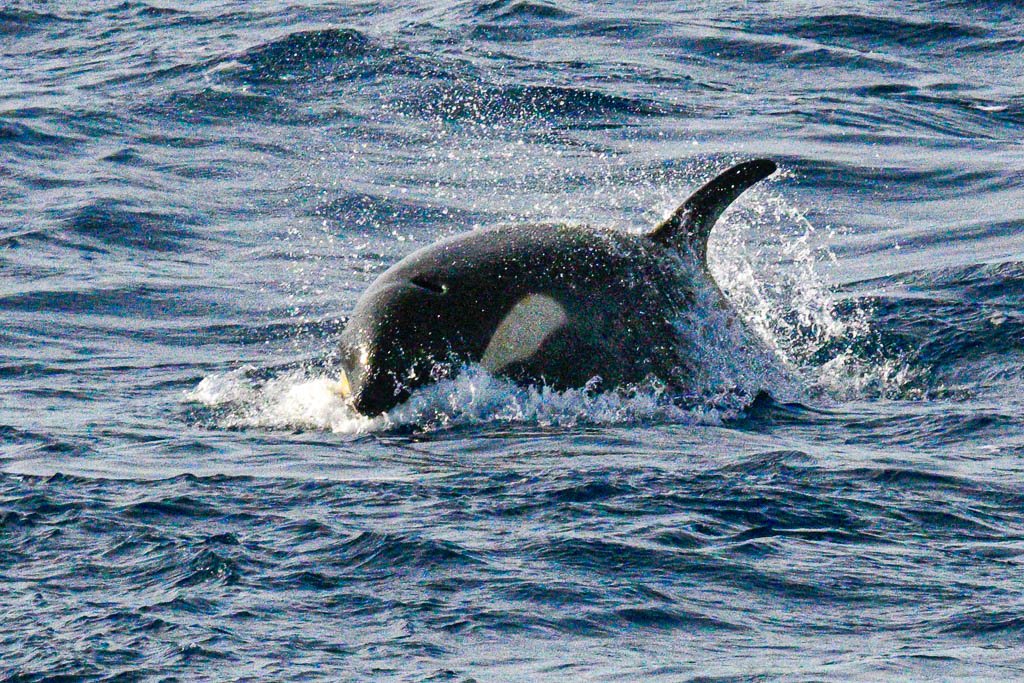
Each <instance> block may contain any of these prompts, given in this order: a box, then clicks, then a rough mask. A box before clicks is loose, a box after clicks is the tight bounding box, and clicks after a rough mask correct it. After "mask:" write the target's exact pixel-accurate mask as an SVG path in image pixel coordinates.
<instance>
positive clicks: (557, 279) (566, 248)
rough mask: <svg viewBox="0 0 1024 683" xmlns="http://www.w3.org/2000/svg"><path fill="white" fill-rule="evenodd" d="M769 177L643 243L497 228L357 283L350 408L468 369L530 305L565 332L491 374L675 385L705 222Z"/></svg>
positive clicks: (767, 169)
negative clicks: (553, 317)
mask: <svg viewBox="0 0 1024 683" xmlns="http://www.w3.org/2000/svg"><path fill="white" fill-rule="evenodd" d="M774 170H775V165H774V164H773V163H772V162H770V161H767V160H759V161H753V162H747V163H746V164H740V165H738V166H735V167H733V168H732V169H729V170H728V171H726V172H725V173H723V174H721V175H720V176H718V178H716V179H715V180H713V181H711V182H710V183H708V184H707V185H705V186H704V187H703V188H701V190H699V191H698V192H697V193H695V194H694V195H693V196H692V197H691V198H690V199H689V200H687V202H686V203H685V204H683V206H682V207H680V209H679V211H677V212H676V213H675V214H674V215H673V216H672V217H671V218H670V219H669V220H667V221H666V222H665V223H663V224H661V225H659V226H658V227H657V228H655V229H654V231H652V232H651V233H650V234H649V235H634V234H629V233H625V232H622V231H616V230H608V229H597V228H590V227H587V226H566V225H554V226H552V225H522V226H508V227H497V228H489V229H484V230H477V231H473V232H469V233H464V234H461V235H456V236H454V237H451V238H448V239H445V240H442V241H440V242H437V243H435V244H432V245H430V246H427V247H425V248H423V249H420V250H418V251H416V252H414V253H413V254H410V255H409V256H407V257H406V258H404V259H402V260H401V261H400V262H398V263H397V264H395V265H394V266H392V267H391V268H390V269H389V270H387V271H386V272H385V273H384V274H382V275H381V276H380V277H379V278H377V280H376V281H375V282H374V283H373V284H371V285H370V287H369V289H367V290H366V292H365V293H364V294H363V296H362V297H361V298H360V300H359V302H358V304H357V305H356V309H355V311H354V312H353V313H352V316H351V318H350V319H349V322H348V325H347V326H346V328H345V331H344V332H343V333H342V336H341V339H340V346H341V361H342V366H343V370H344V372H345V375H346V377H347V384H348V392H347V393H348V394H349V395H348V400H349V402H350V403H351V405H352V407H353V408H355V409H356V410H357V411H358V412H360V413H362V414H364V415H378V414H380V413H383V412H386V411H388V410H390V409H391V408H393V407H395V406H396V405H398V404H400V403H402V402H403V401H405V400H406V399H407V398H408V396H409V393H410V392H411V391H412V390H413V389H415V388H417V387H420V386H423V385H425V384H428V383H430V382H434V381H437V380H439V379H442V378H445V377H451V376H452V375H453V374H454V373H456V372H457V371H458V369H459V368H460V367H461V366H462V365H464V364H465V363H474V362H480V360H481V358H482V356H483V354H484V350H485V349H486V348H487V345H488V343H489V342H490V340H491V338H492V337H493V335H494V332H495V330H496V329H497V327H498V325H499V324H500V323H501V321H502V320H503V319H504V318H505V316H506V315H507V314H508V313H509V311H510V310H511V309H512V307H513V306H515V305H516V303H517V302H519V301H520V300H521V299H523V297H526V296H527V295H530V294H543V295H545V296H546V297H549V298H550V299H553V300H554V301H556V302H558V304H560V305H561V307H562V308H563V309H564V311H565V314H566V318H567V320H566V324H565V325H564V326H563V327H561V328H560V329H558V330H557V331H556V332H555V333H553V334H551V335H550V336H548V337H547V338H545V339H544V341H543V343H542V344H541V346H540V348H539V349H538V350H537V351H536V352H535V353H534V354H532V355H531V356H530V357H529V358H526V359H524V360H521V361H519V362H516V363H513V364H511V365H509V366H507V367H503V368H502V369H501V373H500V374H502V375H505V376H508V377H510V378H512V379H513V380H516V381H519V382H524V383H544V384H547V385H549V386H552V387H554V388H556V389H566V388H572V387H582V386H584V385H586V384H587V383H588V382H589V381H591V380H592V378H594V377H600V378H601V386H602V387H604V388H609V387H615V386H623V385H630V384H636V383H640V382H643V381H645V380H648V379H651V378H652V377H653V378H657V379H659V380H660V381H662V382H664V383H666V384H668V385H670V386H674V387H679V388H683V387H685V385H686V382H687V379H688V377H689V376H690V374H691V372H692V368H691V367H690V366H689V365H688V360H687V356H688V354H687V353H686V348H685V345H684V344H683V343H682V340H681V339H680V337H679V335H678V334H677V333H676V332H675V329H674V327H673V325H672V322H671V321H672V320H673V319H675V318H677V315H678V313H679V312H680V311H681V310H684V308H685V307H687V306H689V305H691V304H692V292H693V290H694V284H695V283H694V282H693V281H692V280H691V279H688V278H691V277H699V278H707V279H709V280H710V279H711V276H710V273H708V272H707V269H706V267H704V266H705V264H704V257H705V254H706V244H707V237H708V234H709V233H710V230H711V226H712V225H713V223H714V221H715V219H717V218H718V215H720V214H721V212H722V211H723V210H724V208H725V207H726V206H728V204H729V203H731V201H732V200H733V199H735V197H737V196H738V195H739V194H740V193H742V191H743V190H744V189H746V188H747V187H749V186H750V185H752V184H753V183H754V182H757V181H758V180H760V179H761V178H763V177H766V176H768V175H770V174H771V173H772V172H773V171H774ZM681 262H690V263H691V264H692V263H696V264H697V265H698V266H700V267H698V268H686V267H680V266H681ZM711 281H712V282H713V280H711ZM716 291H717V288H716ZM721 303H722V304H723V305H724V304H725V302H724V299H723V300H722V302H721Z"/></svg>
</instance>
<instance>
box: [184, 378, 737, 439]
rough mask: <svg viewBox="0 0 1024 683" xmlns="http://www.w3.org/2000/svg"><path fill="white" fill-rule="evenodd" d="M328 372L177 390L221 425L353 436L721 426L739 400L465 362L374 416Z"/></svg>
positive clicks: (209, 381)
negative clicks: (521, 375)
mask: <svg viewBox="0 0 1024 683" xmlns="http://www.w3.org/2000/svg"><path fill="white" fill-rule="evenodd" d="M335 383H336V377H335V376H334V375H332V374H330V373H329V371H325V370H323V369H320V370H313V369H308V370H295V371H292V372H289V373H285V374H283V375H281V376H278V377H274V378H271V379H261V378H260V377H259V375H258V373H257V372H256V369H255V368H253V367H243V368H239V369H237V370H234V371H231V372H226V373H219V374H214V375H211V376H209V377H206V378H204V379H203V380H202V381H201V382H199V384H198V385H197V386H196V387H195V388H194V389H192V390H191V391H188V392H186V393H185V396H184V398H185V400H186V401H189V402H191V403H196V404H199V405H201V406H203V407H205V408H206V409H207V410H209V411H210V412H209V415H210V418H211V420H212V422H213V423H214V424H215V425H216V426H217V427H219V428H222V429H240V428H249V429H300V430H321V431H332V432H335V433H340V434H361V433H366V432H378V431H385V430H391V429H395V428H402V427H415V428H416V429H419V430H424V431H433V430H437V429H445V428H450V427H461V426H471V425H478V424H496V423H497V424H500V423H520V424H536V425H540V426H545V427H547V426H553V427H575V426H579V425H613V424H638V423H642V422H673V423H682V424H715V425H717V424H721V423H722V422H723V420H727V419H731V418H735V417H738V416H739V414H740V411H741V410H742V408H743V407H744V405H745V402H743V401H739V400H738V399H737V397H736V396H734V395H732V394H729V393H723V394H722V395H721V396H719V397H718V398H719V399H720V400H719V401H718V402H717V403H715V402H706V403H702V404H700V405H680V404H679V403H678V402H677V401H674V400H672V397H669V396H668V395H666V393H665V391H664V388H663V387H661V386H660V385H657V384H651V385H649V386H641V387H632V388H628V389H619V390H615V391H606V392H595V391H593V389H592V387H583V388H580V389H569V390H566V391H556V390H554V389H552V388H551V387H547V386H520V385H518V384H515V383H514V382H511V381H510V380H506V379H503V378H500V377H495V376H494V375H491V374H490V373H488V372H487V371H486V370H484V369H483V368H481V367H479V366H477V365H469V366H466V367H464V368H463V369H462V371H461V372H460V373H459V374H458V375H457V376H456V377H455V378H453V379H449V380H444V381H442V382H438V383H436V384H432V385H429V386H426V387H422V388H420V389H418V390H416V391H415V392H414V393H413V395H412V397H411V398H410V399H409V400H408V401H406V402H405V403H403V404H401V405H399V406H397V407H395V408H393V409H392V410H391V411H389V412H388V413H386V414H384V415H381V416H379V417H374V418H369V417H365V416H363V415H360V414H358V413H356V412H354V411H352V410H351V408H349V407H348V405H347V404H346V403H345V402H344V401H343V400H342V399H341V398H340V397H339V396H338V394H337V393H336V392H335V390H334V386H335Z"/></svg>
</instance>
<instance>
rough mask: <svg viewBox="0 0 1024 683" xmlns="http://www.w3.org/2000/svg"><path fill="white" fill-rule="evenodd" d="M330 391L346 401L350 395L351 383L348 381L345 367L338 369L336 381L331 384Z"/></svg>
mask: <svg viewBox="0 0 1024 683" xmlns="http://www.w3.org/2000/svg"><path fill="white" fill-rule="evenodd" d="M331 391H332V392H334V394H335V395H337V396H339V397H340V398H342V399H344V400H346V401H347V400H348V399H350V398H351V397H352V384H351V383H349V381H348V374H347V373H346V372H345V368H339V369H338V381H337V382H334V383H333V384H332V385H331Z"/></svg>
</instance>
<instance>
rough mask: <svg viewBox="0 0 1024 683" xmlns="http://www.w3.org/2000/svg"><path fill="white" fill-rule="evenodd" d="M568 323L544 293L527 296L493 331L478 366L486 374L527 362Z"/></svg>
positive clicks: (557, 306)
mask: <svg viewBox="0 0 1024 683" xmlns="http://www.w3.org/2000/svg"><path fill="white" fill-rule="evenodd" d="M567 322H569V318H568V317H567V316H566V314H565V309H564V308H562V305H561V304H559V303H558V302H557V301H555V300H554V299H552V298H551V297H549V296H544V295H543V294H527V295H526V296H524V297H523V298H522V299H520V300H519V302H518V303H517V304H516V305H515V306H513V307H512V310H511V311H509V312H508V314H506V315H505V319H504V320H502V321H501V323H500V324H499V325H498V328H497V329H496V330H494V335H493V336H492V337H491V341H490V342H489V343H488V344H487V349H486V350H485V351H484V355H483V358H481V359H480V365H482V366H483V367H484V369H486V370H487V371H488V372H501V371H502V370H504V369H505V368H507V367H508V366H509V365H512V364H513V363H517V362H519V361H523V360H526V359H527V358H529V357H530V356H532V355H533V354H535V353H537V351H538V350H539V349H540V347H541V344H543V343H544V340H545V339H547V338H548V337H550V336H551V335H552V334H553V333H555V332H556V331H558V330H559V329H560V328H562V327H564V326H565V324H566V323H567Z"/></svg>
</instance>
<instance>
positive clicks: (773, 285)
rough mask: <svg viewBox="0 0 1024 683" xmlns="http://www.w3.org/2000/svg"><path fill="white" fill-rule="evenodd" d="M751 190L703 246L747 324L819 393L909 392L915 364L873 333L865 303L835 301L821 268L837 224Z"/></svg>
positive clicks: (911, 393) (890, 394)
mask: <svg viewBox="0 0 1024 683" xmlns="http://www.w3.org/2000/svg"><path fill="white" fill-rule="evenodd" d="M782 175H783V177H785V173H783V174H782ZM751 196H752V198H753V200H752V201H748V202H746V203H745V205H744V207H741V208H738V209H737V210H735V211H734V212H731V213H730V215H729V217H728V220H727V221H723V222H722V224H721V225H720V227H719V228H718V229H717V230H716V231H715V233H714V236H713V239H712V242H711V245H710V247H709V251H710V255H709V261H710V264H711V269H712V271H713V272H714V275H715V279H716V280H717V281H718V283H719V284H720V286H721V287H722V290H723V291H724V292H725V294H726V296H727V298H728V299H729V300H730V302H732V303H733V305H734V306H735V307H736V309H737V310H738V311H739V312H740V314H741V316H742V317H743V319H744V321H745V322H746V324H747V325H749V327H750V328H751V329H752V330H753V331H754V332H756V334H757V336H758V337H759V338H760V339H762V340H763V341H764V343H766V344H767V345H768V347H769V348H770V349H771V350H772V351H773V353H774V354H776V355H777V356H778V357H779V358H780V359H782V361H783V363H784V364H785V365H787V366H788V367H789V368H791V369H792V370H793V371H794V372H795V373H797V374H798V375H799V376H800V377H801V379H802V380H803V381H804V383H805V384H806V385H807V386H808V388H809V389H811V390H812V391H813V392H814V393H815V394H816V395H817V396H820V397H823V398H833V399H836V400H843V399H852V398H883V397H884V398H909V397H914V396H915V393H916V391H915V389H914V385H915V383H916V381H917V380H918V375H919V374H920V370H918V369H916V368H914V367H913V366H912V365H911V364H910V361H909V360H908V359H907V358H906V357H905V355H904V354H903V353H902V352H900V351H898V350H893V349H889V348H886V347H885V346H884V345H883V344H881V343H880V342H879V341H878V338H879V334H878V330H877V329H876V328H875V327H874V326H873V325H872V318H873V311H872V309H871V307H870V305H869V304H866V303H863V302H858V301H848V302H846V304H847V305H845V306H843V305H841V304H842V303H843V302H842V301H841V299H840V298H839V297H838V296H837V294H836V292H835V290H834V288H832V287H831V286H830V285H829V284H828V282H827V280H826V278H825V277H824V275H823V274H822V270H821V266H822V264H828V263H831V262H834V261H835V255H834V254H833V253H832V252H831V251H830V250H829V249H828V246H827V242H828V239H829V238H830V237H832V236H834V235H835V231H834V230H833V229H832V228H831V227H826V228H825V229H824V230H819V229H818V228H816V227H815V226H814V225H813V224H812V223H811V222H810V221H809V220H808V219H807V217H806V215H805V214H804V213H803V212H802V211H801V210H799V209H797V208H795V207H793V206H792V205H790V204H789V203H788V202H787V201H786V200H785V199H784V198H783V197H781V196H780V195H779V194H777V193H775V192H774V191H773V190H772V189H770V188H769V189H764V188H757V189H755V190H754V191H753V192H752V193H751ZM723 225H724V227H722V226H723Z"/></svg>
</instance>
